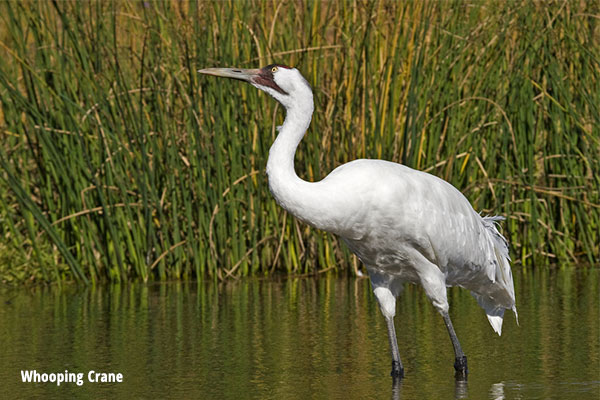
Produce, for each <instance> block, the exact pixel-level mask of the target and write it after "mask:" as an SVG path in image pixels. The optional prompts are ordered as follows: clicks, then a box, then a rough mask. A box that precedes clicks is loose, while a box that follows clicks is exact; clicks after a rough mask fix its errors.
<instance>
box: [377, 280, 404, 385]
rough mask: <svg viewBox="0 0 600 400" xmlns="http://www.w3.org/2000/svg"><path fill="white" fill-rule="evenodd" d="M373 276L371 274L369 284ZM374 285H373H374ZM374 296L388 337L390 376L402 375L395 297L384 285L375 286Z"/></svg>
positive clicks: (400, 376)
mask: <svg viewBox="0 0 600 400" xmlns="http://www.w3.org/2000/svg"><path fill="white" fill-rule="evenodd" d="M373 279H374V276H373V275H371V284H373V282H374V281H373ZM374 286H375V285H374ZM373 293H374V294H375V298H377V302H378V303H379V308H380V309H381V313H382V314H383V316H384V317H385V322H386V323H387V329H388V338H389V339H390V352H391V353H392V373H391V375H392V377H393V378H394V379H398V378H402V377H404V367H403V366H402V361H400V352H399V351H398V341H397V340H396V328H395V327H394V315H396V297H395V296H394V295H393V294H392V292H391V290H390V289H389V288H388V287H386V286H375V288H374V289H373Z"/></svg>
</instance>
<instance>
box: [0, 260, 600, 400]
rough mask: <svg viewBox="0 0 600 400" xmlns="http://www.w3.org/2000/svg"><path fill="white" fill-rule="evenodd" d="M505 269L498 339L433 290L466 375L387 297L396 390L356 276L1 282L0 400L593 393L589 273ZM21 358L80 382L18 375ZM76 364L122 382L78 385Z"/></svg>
mask: <svg viewBox="0 0 600 400" xmlns="http://www.w3.org/2000/svg"><path fill="white" fill-rule="evenodd" d="M514 274H515V287H516V293H517V307H518V311H519V323H520V326H517V324H516V323H515V319H514V318H513V316H512V314H510V313H509V314H508V315H507V318H505V323H504V329H503V335H502V337H498V336H496V335H495V334H494V333H493V331H492V328H491V327H490V326H489V325H488V322H487V319H486V318H485V316H484V313H483V311H482V310H481V309H480V308H479V307H478V306H477V305H476V303H475V300H474V299H473V298H472V297H471V296H470V295H469V294H468V292H466V291H464V290H460V289H452V290H450V291H449V300H450V306H451V317H452V318H453V321H454V326H455V328H456V331H457V334H458V337H459V338H460V340H461V342H462V346H463V349H464V350H465V352H466V354H467V356H468V359H469V369H470V372H471V373H470V375H469V380H468V383H467V384H466V385H456V384H455V381H454V378H453V372H454V370H453V367H452V364H453V362H454V355H453V351H452V346H451V343H450V340H449V339H448V336H447V332H446V329H445V327H444V324H443V321H442V319H441V317H440V316H439V315H438V314H437V312H435V311H434V309H433V307H432V306H431V305H430V304H429V303H428V301H427V299H426V298H425V296H424V294H423V291H422V290H421V289H418V288H416V287H414V286H408V287H407V289H406V290H405V291H404V293H403V294H402V295H401V297H400V298H399V304H398V313H397V317H396V328H397V332H398V340H399V346H400V352H401V356H402V359H403V362H404V365H405V368H406V378H405V379H404V380H403V381H402V383H401V384H400V385H398V386H396V387H394V386H393V385H392V380H391V378H390V377H389V375H388V374H389V368H390V358H389V354H388V341H387V335H386V328H385V323H384V321H383V318H382V317H381V315H380V313H379V310H378V307H377V305H376V302H375V299H374V297H373V295H372V293H371V290H370V285H369V281H368V280H366V279H343V278H333V277H330V278H322V279H290V280H282V281H273V280H250V281H238V282H228V283H223V284H213V283H201V284H193V283H189V284H185V283H161V284H150V285H142V284H133V285H122V286H109V287H99V288H87V289H86V288H77V287H69V288H67V289H63V290H62V291H59V290H57V289H49V288H35V289H3V290H0V300H1V302H0V349H1V351H2V354H1V355H0V398H1V399H12V398H186V399H187V398H230V399H240V398H256V399H263V398H267V399H306V398H319V399H320V398H334V399H335V398H344V399H349V398H356V399H365V398H371V399H380V398H400V399H452V398H455V397H456V398H470V399H599V398H600V343H599V342H600V327H599V325H600V324H599V319H600V307H599V298H600V290H599V280H600V273H599V270H598V269H591V268H578V269H574V268H566V269H562V270H558V269H555V270H548V269H543V270H536V271H526V272H523V271H520V270H519V269H518V268H515V271H514ZM34 369H35V370H37V371H38V372H40V373H47V374H50V373H59V372H62V373H64V372H65V370H67V371H69V372H74V373H83V375H84V376H83V384H82V385H81V386H78V385H77V384H76V383H62V384H61V385H60V386H57V385H56V383H50V382H48V383H23V382H22V379H21V370H34ZM92 370H93V371H97V372H107V373H108V372H113V373H121V374H122V375H123V382H122V383H91V382H88V379H87V375H88V373H89V371H92Z"/></svg>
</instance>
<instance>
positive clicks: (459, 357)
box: [442, 311, 469, 381]
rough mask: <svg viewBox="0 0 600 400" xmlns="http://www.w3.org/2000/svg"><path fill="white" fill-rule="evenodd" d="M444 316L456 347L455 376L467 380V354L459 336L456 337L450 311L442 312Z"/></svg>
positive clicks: (453, 344) (457, 378)
mask: <svg viewBox="0 0 600 400" xmlns="http://www.w3.org/2000/svg"><path fill="white" fill-rule="evenodd" d="M442 317H443V318H444V323H445V324H446V328H447V329H448V333H449V334H450V340H451V341H452V346H453V347H454V356H455V360H454V369H455V370H456V373H455V374H454V376H455V377H456V380H460V381H466V380H467V374H468V373H469V370H468V368H467V356H465V353H463V351H462V348H461V347H460V342H459V341H458V337H456V332H455V331H454V327H453V326H452V321H451V320H450V315H448V312H447V311H445V312H442Z"/></svg>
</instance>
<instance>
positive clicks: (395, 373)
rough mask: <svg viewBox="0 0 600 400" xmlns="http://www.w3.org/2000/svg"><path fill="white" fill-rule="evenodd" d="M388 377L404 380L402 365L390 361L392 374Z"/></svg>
mask: <svg viewBox="0 0 600 400" xmlns="http://www.w3.org/2000/svg"><path fill="white" fill-rule="evenodd" d="M390 375H391V376H392V378H394V379H402V378H404V368H403V367H402V364H400V363H399V362H397V361H393V360H392V373H391V374H390Z"/></svg>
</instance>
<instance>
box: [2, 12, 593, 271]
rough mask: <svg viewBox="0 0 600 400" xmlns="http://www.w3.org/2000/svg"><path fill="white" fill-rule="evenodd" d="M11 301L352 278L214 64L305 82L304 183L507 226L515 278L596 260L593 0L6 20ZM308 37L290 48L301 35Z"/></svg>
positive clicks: (5, 190)
mask: <svg viewBox="0 0 600 400" xmlns="http://www.w3.org/2000/svg"><path fill="white" fill-rule="evenodd" d="M0 12H1V14H0V15H1V16H0V18H1V19H2V24H1V25H0V106H1V109H0V124H1V125H0V138H1V140H2V144H0V166H1V168H2V170H1V172H0V221H1V223H0V251H1V253H2V255H1V256H0V275H1V279H2V281H4V282H17V281H23V280H34V281H56V280H59V281H60V280H64V279H76V280H79V281H86V282H93V281H101V280H111V281H119V280H130V279H141V280H148V279H194V278H196V277H218V278H226V277H229V276H233V277H238V276H245V275H252V274H270V273H274V272H275V271H283V272H287V273H295V274H305V273H316V272H319V271H323V270H333V269H337V270H346V269H348V270H353V268H354V267H355V265H356V261H355V260H354V259H353V258H352V256H351V255H350V254H349V252H348V250H347V249H346V248H345V247H344V245H343V244H342V243H341V242H340V241H338V240H337V239H336V238H334V237H332V236H331V235H328V234H325V233H323V232H319V231H315V230H313V229H310V228H308V227H307V226H305V225H303V224H301V223H298V222H297V221H296V220H294V218H292V217H291V216H289V215H286V214H285V213H284V212H283V211H282V210H281V209H280V208H279V207H278V206H277V205H276V204H275V202H274V200H273V199H272V198H271V196H270V194H269V191H268V187H267V183H266V177H265V174H264V168H265V164H266V159H267V155H268V149H269V146H270V144H271V142H272V140H273V138H274V136H275V132H276V131H275V129H274V127H275V125H276V124H279V123H280V122H281V120H282V117H283V112H282V110H281V109H280V108H279V107H278V106H277V105H276V103H275V102H274V101H273V100H272V99H270V98H269V97H268V96H266V95H264V94H262V93H260V94H259V93H258V91H257V90H256V89H254V88H252V87H250V86H249V85H243V84H241V83H239V82H227V81H215V80H212V79H206V78H205V77H201V76H199V75H198V74H197V73H196V72H195V71H196V70H197V69H198V68H202V67H209V66H239V67H248V68H250V67H258V66H262V65H266V64H269V63H271V62H278V63H282V64H288V65H294V66H296V67H298V68H299V69H300V70H301V71H302V72H303V73H304V75H305V76H306V78H307V79H308V80H309V82H310V83H311V84H312V86H313V88H314V90H315V101H316V113H315V116H314V118H313V124H312V127H311V129H310V130H309V133H308V134H307V136H306V138H305V139H304V141H303V143H302V144H301V146H300V148H299V152H298V154H297V158H296V160H297V161H296V167H297V169H298V173H299V175H300V176H302V177H304V178H306V179H309V180H318V179H321V178H322V177H323V176H325V175H326V173H327V172H329V171H330V170H331V169H332V168H334V167H335V166H337V165H339V164H341V163H344V162H347V161H349V160H352V159H355V158H360V157H367V158H383V159H387V160H393V161H398V162H402V163H404V164H406V165H408V166H411V167H413V168H417V169H420V170H425V171H428V172H430V173H432V174H435V175H437V176H439V177H442V178H444V179H446V180H448V181H449V182H451V183H452V184H454V185H455V186H456V187H458V188H460V189H461V190H462V191H463V193H464V194H465V195H466V196H467V197H468V198H469V199H470V200H471V202H472V204H473V206H474V207H475V209H477V210H481V211H482V212H483V213H484V214H488V213H489V214H500V215H504V216H506V217H507V221H506V222H505V223H504V224H503V229H504V233H505V235H506V236H507V238H508V239H509V240H510V242H511V246H512V247H511V254H512V256H513V259H514V260H515V262H517V263H521V264H524V265H533V264H535V263H544V264H546V263H578V262H598V261H600V259H599V256H598V254H600V249H599V242H600V198H599V191H598V187H599V186H600V178H599V175H598V174H599V172H600V161H599V160H600V155H599V153H600V132H599V126H600V110H599V105H600V72H599V71H600V44H599V41H600V39H599V38H600V6H598V4H597V3H595V2H575V1H572V2H570V1H568V2H560V3H552V4H550V5H545V6H543V5H542V3H530V2H523V3H518V2H507V3H505V2H487V3H481V2H473V3H470V2H408V3H405V2H402V3H400V2H398V3H396V2H382V1H375V2H360V3H350V2H322V3H321V2H319V3H313V2H284V3H281V2H271V1H254V2H191V3H181V2H177V1H173V2H115V3H111V2H100V1H92V2H50V1H40V2H33V1H32V2H2V3H0ZM299 26H300V27H302V28H301V29H299V28H298V27H299Z"/></svg>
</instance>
